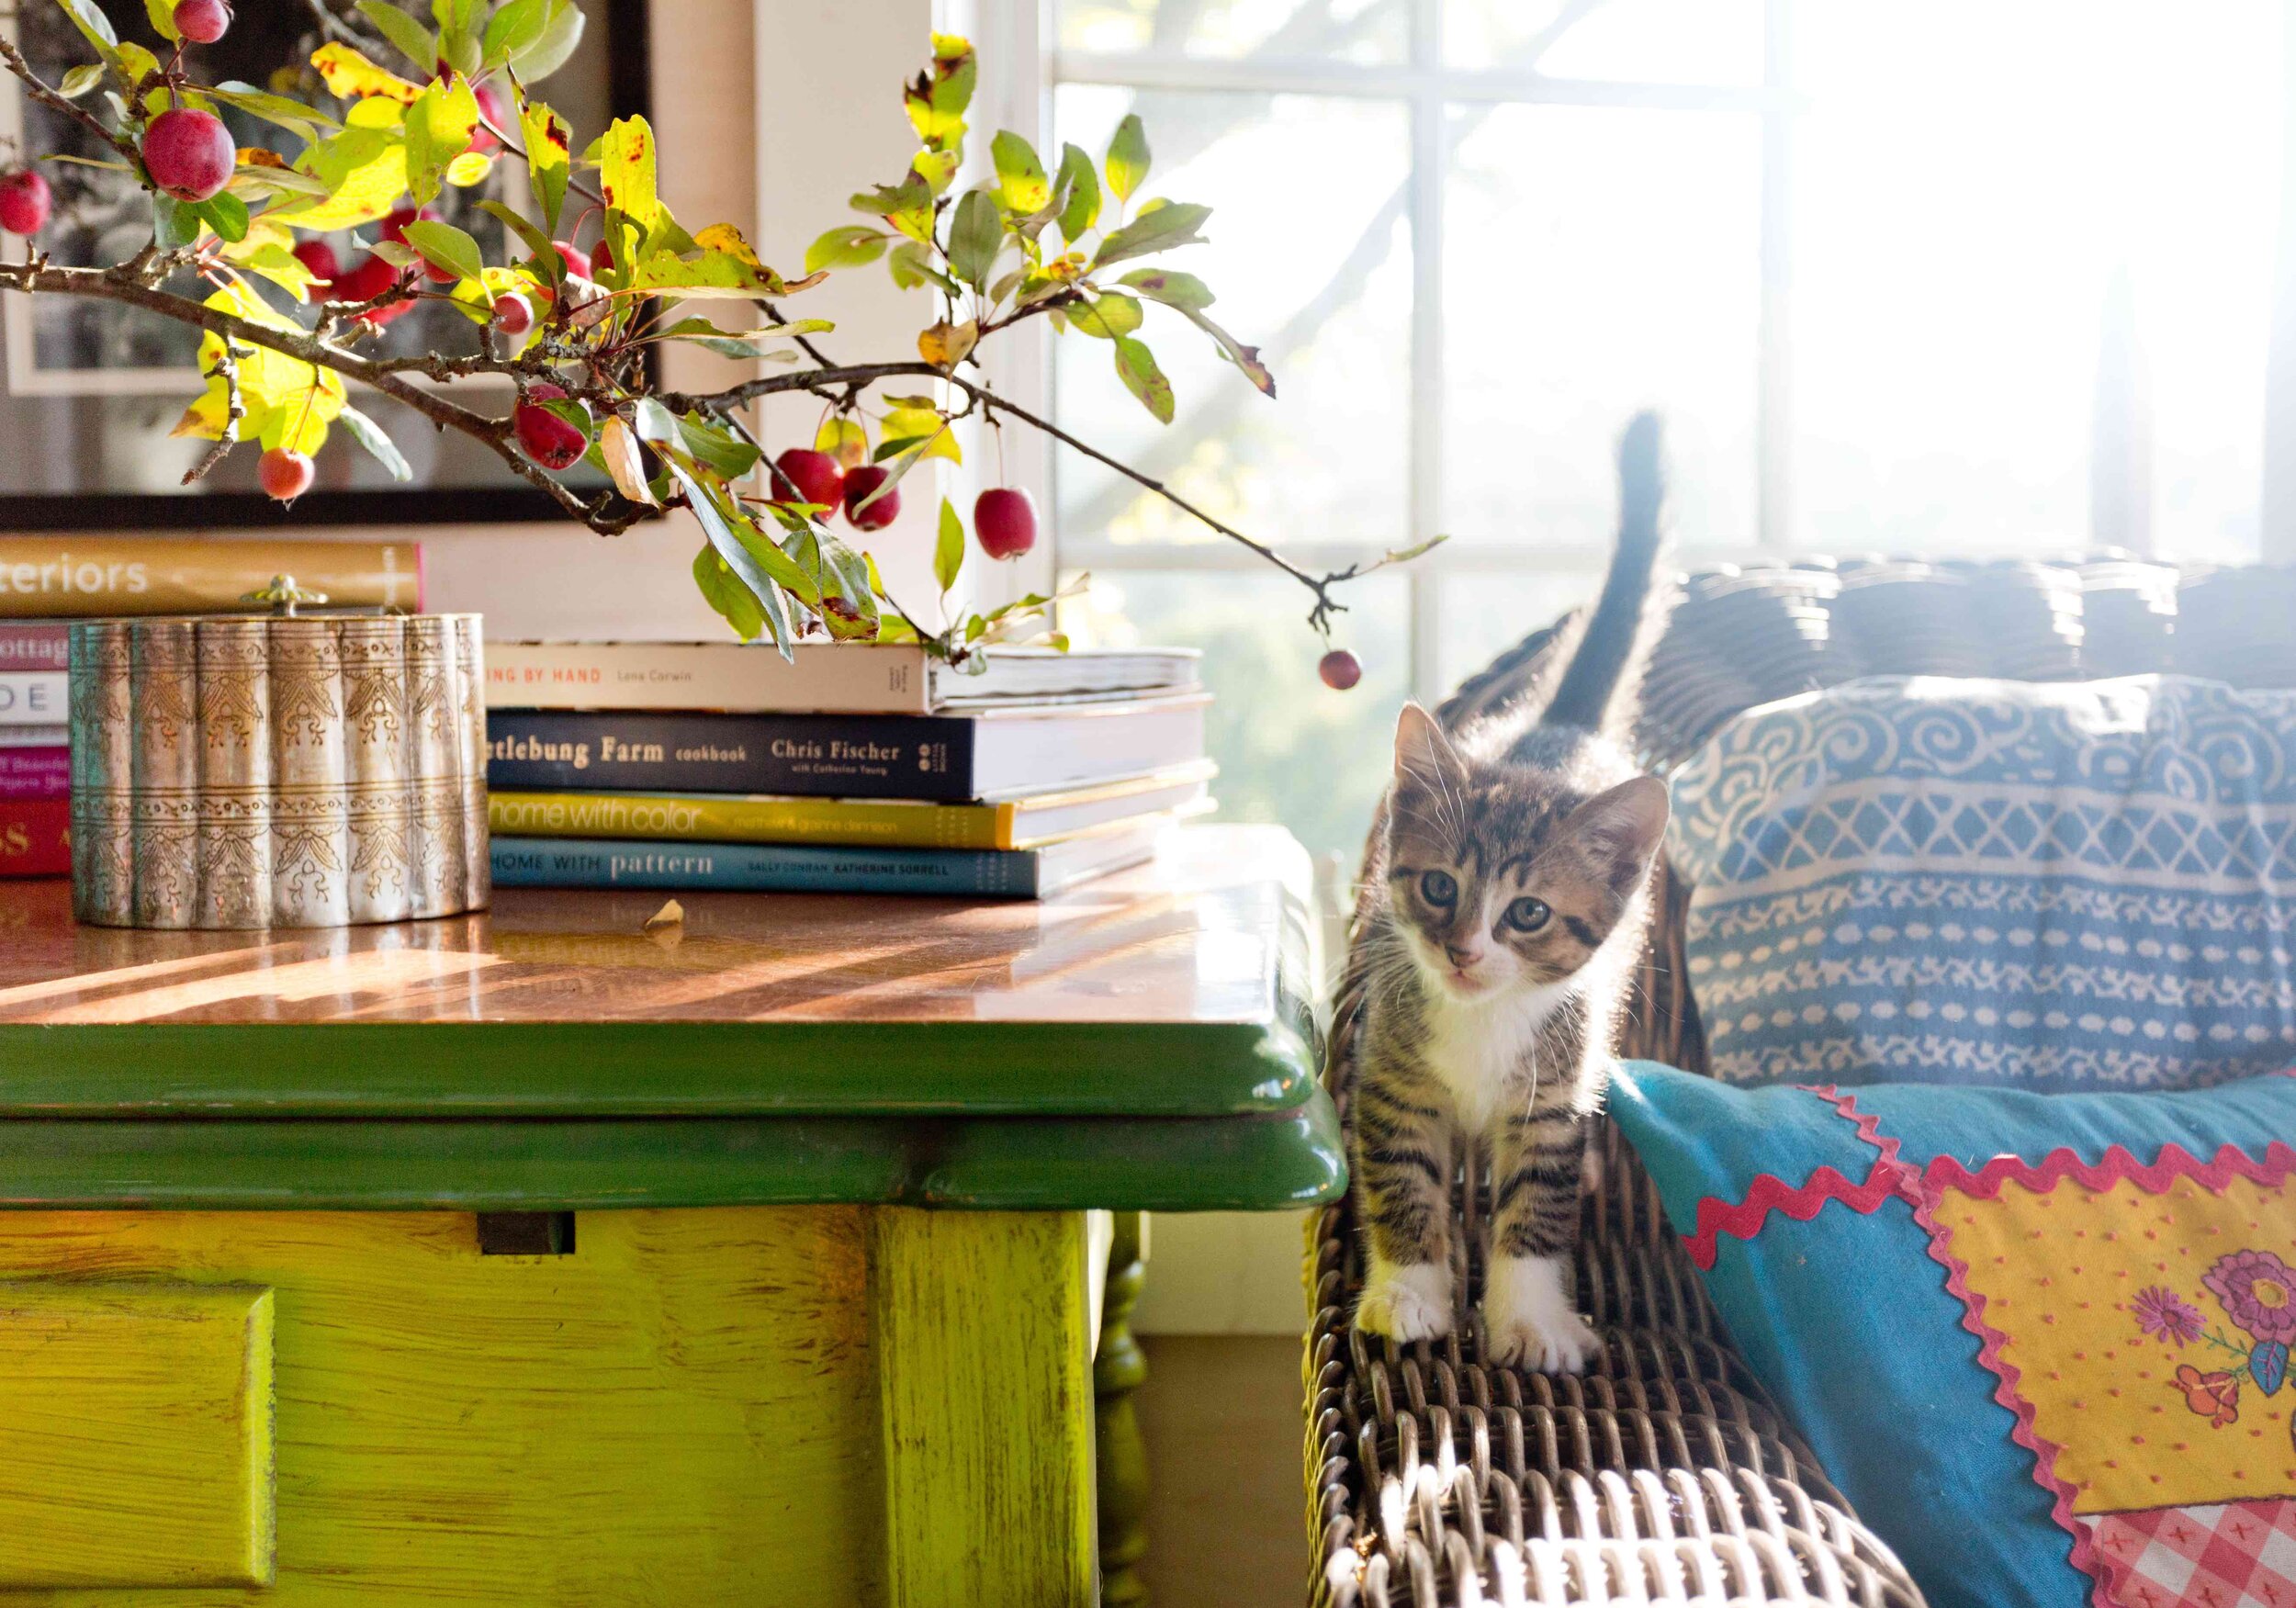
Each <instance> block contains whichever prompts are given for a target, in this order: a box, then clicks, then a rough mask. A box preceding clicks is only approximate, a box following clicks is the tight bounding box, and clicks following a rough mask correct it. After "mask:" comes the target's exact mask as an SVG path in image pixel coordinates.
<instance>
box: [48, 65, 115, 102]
mask: <svg viewBox="0 0 2296 1608" xmlns="http://www.w3.org/2000/svg"><path fill="white" fill-rule="evenodd" d="M103 82H104V64H103V63H102V62H81V63H80V64H79V65H78V66H77V67H74V68H73V69H72V71H71V72H69V73H65V74H64V75H63V82H62V83H61V84H57V85H56V89H57V92H58V93H59V94H61V95H62V96H63V97H64V99H66V100H78V99H79V98H80V97H81V96H84V95H85V94H86V93H87V92H88V91H89V90H91V89H94V88H95V87H96V85H97V84H101V83H103Z"/></svg>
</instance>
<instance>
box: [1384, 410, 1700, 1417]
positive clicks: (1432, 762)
mask: <svg viewBox="0 0 2296 1608" xmlns="http://www.w3.org/2000/svg"><path fill="white" fill-rule="evenodd" d="M1658 459H1659V425H1658V421H1657V419H1656V418H1655V417H1653V416H1651V415H1649V414H1643V415H1639V416H1638V417H1637V418H1636V420H1635V421H1634V422H1633V423H1632V424H1630V425H1629V426H1628V427H1627V430H1626V435H1625V437H1624V439H1623V440H1622V441H1621V443H1620V446H1619V477H1620V491H1621V496H1620V502H1621V507H1620V520H1619V527H1620V528H1619V540H1618V550H1617V553H1616V555H1615V557H1614V558H1613V559H1612V562H1611V569H1610V573H1609V575H1608V576H1607V577H1606V578H1605V579H1604V583H1603V592H1602V596H1601V598H1600V600H1599V601H1598V602H1596V604H1595V607H1594V612H1593V616H1592V618H1591V619H1590V620H1589V621H1588V623H1587V626H1586V630H1585V634H1584V635H1583V636H1582V637H1581V639H1580V642H1579V644H1578V647H1577V648H1576V650H1575V651H1574V652H1573V653H1572V655H1571V657H1570V664H1569V667H1568V668H1567V669H1565V670H1564V671H1563V674H1562V679H1561V680H1560V681H1559V683H1557V685H1556V687H1555V692H1554V696H1553V697H1552V698H1551V699H1549V700H1548V702H1547V704H1546V708H1545V711H1544V713H1543V714H1538V716H1537V718H1536V723H1535V724H1534V723H1533V721H1532V719H1531V714H1530V712H1529V711H1527V710H1523V709H1519V708H1515V709H1509V710H1507V711H1504V712H1502V713H1500V714H1494V715H1491V716H1490V717H1488V718H1485V719H1483V720H1480V721H1479V722H1476V723H1474V724H1472V725H1469V726H1468V727H1467V728H1466V729H1465V730H1462V731H1460V732H1458V733H1457V734H1456V735H1455V736H1446V734H1445V732H1444V730H1443V728H1442V727H1441V725H1438V724H1437V723H1436V721H1435V717H1434V716H1433V715H1431V714H1428V713H1427V712H1426V711H1425V710H1424V709H1422V708H1420V707H1419V706H1418V705H1417V704H1415V703H1409V704H1405V705H1404V707H1403V713H1402V716H1401V719H1400V720H1399V721H1398V722H1397V724H1396V728H1395V778H1394V783H1393V785H1392V787H1391V788H1390V792H1389V794H1388V798H1387V802H1386V804H1385V806H1384V817H1385V818H1384V823H1383V825H1384V832H1383V836H1382V838H1381V839H1380V840H1379V843H1378V845H1377V847H1376V848H1375V850H1374V856H1373V860H1372V864H1371V868H1370V872H1371V874H1370V876H1369V877H1368V879H1367V887H1366V890H1365V900H1366V910H1365V912H1364V914H1365V916H1367V920H1366V921H1365V923H1364V925H1363V927H1362V928H1361V930H1362V931H1363V933H1364V937H1363V939H1362V943H1363V946H1364V948H1363V950H1362V958H1363V962H1364V966H1365V978H1366V984H1367V988H1366V995H1365V1006H1364V1012H1365V1015H1364V1038H1363V1049H1362V1063H1361V1066H1360V1069H1359V1072H1358V1074H1357V1076H1356V1096H1355V1107H1354V1109H1355V1145H1356V1155H1355V1163H1356V1188H1357V1190H1358V1191H1359V1200H1360V1205H1361V1212H1360V1216H1361V1219H1362V1220H1363V1222H1364V1223H1365V1224H1366V1225H1367V1230H1368V1236H1369V1242H1370V1243H1369V1249H1370V1265H1369V1268H1368V1269H1367V1274H1366V1276H1365V1280H1364V1291H1363V1299H1362V1300H1361V1302H1360V1303H1359V1304H1358V1305H1357V1307H1356V1327H1358V1328H1360V1329H1363V1330H1366V1331H1367V1332H1369V1333H1375V1334H1386V1335H1390V1336H1392V1337H1393V1338H1394V1339H1396V1340H1398V1341H1412V1340H1423V1339H1432V1338H1435V1337H1438V1336H1441V1335H1443V1334H1444V1333H1447V1332H1448V1331H1449V1329H1450V1327H1451V1312H1452V1296H1453V1290H1452V1261H1451V1235H1452V1233H1453V1222H1452V1215H1451V1209H1450V1180H1451V1176H1452V1172H1453V1169H1454V1166H1455V1164H1456V1163H1457V1162H1458V1159H1459V1156H1460V1153H1461V1147H1462V1146H1475V1147H1477V1148H1478V1149H1479V1151H1480V1153H1481V1154H1483V1155H1484V1156H1486V1157H1487V1158H1488V1159H1489V1168H1488V1172H1487V1175H1488V1176H1489V1177H1490V1178H1491V1179H1492V1180H1493V1181H1494V1183H1495V1184H1496V1191H1495V1193H1494V1194H1493V1195H1492V1197H1491V1244H1490V1254H1489V1258H1488V1262H1487V1276H1486V1279H1485V1288H1484V1290H1483V1299H1482V1311H1483V1327H1484V1333H1485V1336H1486V1338H1487V1342H1488V1347H1489V1355H1490V1356H1491V1358H1492V1359H1493V1360H1496V1361H1499V1362H1503V1363H1519V1364H1522V1365H1525V1366H1532V1367H1536V1368H1538V1369H1540V1370H1542V1371H1546V1372H1557V1371H1560V1372H1567V1373H1577V1372H1578V1371H1580V1370H1581V1368H1583V1367H1584V1366H1586V1362H1587V1359H1588V1357H1589V1356H1590V1355H1592V1354H1593V1352H1594V1351H1595V1349H1596V1346H1597V1341H1596V1338H1595V1334H1594V1332H1593V1329H1591V1328H1589V1327H1588V1325H1587V1323H1586V1321H1584V1320H1583V1319H1582V1318H1581V1317H1580V1316H1579V1314H1578V1312H1577V1311H1576V1310H1574V1309H1573V1307H1572V1305H1571V1301H1570V1265H1569V1261H1570V1249H1571V1244H1572V1242H1573V1240H1574V1238H1575V1236H1576V1233H1577V1229H1578V1220H1579V1188H1580V1171H1581V1155H1582V1137H1581V1119H1584V1118H1585V1117H1586V1116H1587V1115H1588V1114H1589V1113H1591V1112H1593V1111H1594V1110H1595V1109H1597V1108H1599V1107H1600V1105H1601V1102H1602V1097H1603V1091H1604V1085H1605V1084H1606V1082H1607V1079H1608V1074H1609V1068H1610V1065H1611V1046H1612V1044H1613V1042H1614V1040H1615V1033H1616V1029H1617V1026H1618V1021H1619V1017H1620V1013H1621V1012H1622V1011H1623V1010H1624V1008H1625V1006H1626V995H1627V991H1628V989H1629V987H1630V985H1631V982H1632V973H1633V969H1634V966H1635V963H1636V961H1638V959H1639V957H1640V954H1641V950H1642V946H1643V942H1644V937H1645V933H1644V929H1645V926H1646V921H1647V916H1648V914H1649V912H1648V903H1647V901H1648V894H1647V890H1646V884H1647V883H1648V882H1649V871H1650V866H1651V862H1652V860H1653V859H1654V858H1655V856H1656V854H1657V852H1658V847H1659V838H1660V833H1661V832H1662V831H1663V830H1664V829H1665V826H1666V810H1667V806H1666V787H1665V784H1664V783H1663V782H1660V781H1659V780H1658V779H1657V778H1656V777H1652V776H1643V775H1638V774H1637V771H1636V767H1635V766H1634V764H1633V763H1632V761H1631V760H1629V759H1628V758H1627V757H1626V752H1625V751H1624V750H1623V749H1622V748H1619V747H1618V745H1617V744H1616V743H1615V742H1614V741H1613V740H1612V739H1611V738H1610V737H1607V736H1605V735H1604V732H1605V727H1606V725H1607V724H1608V722H1609V721H1610V719H1611V718H1612V716H1613V714H1614V706H1615V704H1618V703H1622V702H1624V700H1623V699H1622V698H1621V697H1620V692H1621V691H1622V689H1624V688H1626V687H1628V686H1629V685H1631V683H1632V682H1633V680H1635V672H1636V670H1637V668H1638V658H1639V655H1640V651H1641V644H1642V643H1643V642H1644V641H1646V640H1647V638H1648V636H1649V635H1650V633H1649V632H1647V631H1646V630H1645V624H1646V622H1645V619H1644V615H1645V613H1646V612H1649V611H1647V609H1646V602H1645V600H1646V598H1647V596H1648V594H1649V590H1650V581H1651V571H1652V568H1653V566H1654V564H1655V562H1656V557H1657V551H1658V545H1659V540H1658V512H1659V503H1660V497H1661V488H1660V478H1659V467H1658ZM1534 702H1535V701H1534Z"/></svg>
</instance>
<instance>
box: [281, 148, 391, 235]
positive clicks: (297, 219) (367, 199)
mask: <svg viewBox="0 0 2296 1608" xmlns="http://www.w3.org/2000/svg"><path fill="white" fill-rule="evenodd" d="M295 165H296V167H297V168H298V170H300V171H301V172H304V173H307V174H310V175H311V176H312V177H314V178H317V179H320V180H321V181H322V182H323V183H325V185H326V186H327V188H328V190H329V192H330V194H328V195H327V196H326V197H323V198H314V199H311V200H308V201H296V200H290V201H288V202H287V203H285V204H284V205H282V206H279V207H276V208H273V209H272V212H271V214H270V215H271V216H273V217H276V218H278V219H282V220H283V221H286V222H290V223H293V224H294V225H295V226H296V227H297V228H298V229H307V230H310V231H312V232H313V233H316V234H325V233H329V232H331V231H334V230H338V229H348V228H350V227H351V226H352V225H354V224H358V223H366V222H368V221H370V220H371V219H377V218H380V217H382V216H383V215H384V214H385V213H387V212H388V211H389V210H390V209H391V208H393V207H395V206H397V205H398V202H399V197H400V196H402V195H404V194H405V193H406V188H407V147H406V142H405V141H403V140H401V139H400V137H399V135H398V133H397V132H396V131H395V130H392V129H368V128H351V129H344V130H343V132H342V133H340V134H331V135H329V136H328V137H327V138H326V139H324V140H321V141H320V142H319V143H318V144H316V145H314V146H312V147H311V148H310V150H309V151H306V152H303V154H302V155H301V156H299V157H298V158H297V159H296V163H295Z"/></svg>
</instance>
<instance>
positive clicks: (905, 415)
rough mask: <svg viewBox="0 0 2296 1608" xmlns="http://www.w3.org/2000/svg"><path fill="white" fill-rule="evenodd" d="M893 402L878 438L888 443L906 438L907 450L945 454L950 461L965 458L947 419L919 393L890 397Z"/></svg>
mask: <svg viewBox="0 0 2296 1608" xmlns="http://www.w3.org/2000/svg"><path fill="white" fill-rule="evenodd" d="M888 400H889V401H891V402H892V404H893V405H892V406H891V407H890V408H888V409H886V410H885V416H884V420H883V421H882V422H880V424H879V425H878V429H877V435H878V439H879V440H880V441H881V442H883V443H884V444H886V445H888V446H890V445H892V444H895V443H896V442H906V443H908V446H907V448H906V450H907V451H909V452H913V453H916V454H917V455H918V456H920V457H929V458H947V459H948V460H949V461H950V462H951V463H952V464H957V463H962V462H963V461H964V454H963V453H962V452H961V451H960V450H958V447H957V433H956V432H955V431H953V430H951V429H950V428H949V422H948V421H947V420H946V419H944V418H942V417H941V415H940V410H939V409H937V408H935V407H934V406H933V405H932V403H931V402H930V401H929V400H928V399H925V398H922V397H893V398H889V399H888Z"/></svg>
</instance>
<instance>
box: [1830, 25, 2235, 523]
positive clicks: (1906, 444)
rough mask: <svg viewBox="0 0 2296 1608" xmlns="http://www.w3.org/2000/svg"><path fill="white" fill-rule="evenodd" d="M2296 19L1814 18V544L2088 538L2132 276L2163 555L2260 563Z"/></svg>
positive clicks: (2132, 325)
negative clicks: (2108, 345) (2095, 422)
mask: <svg viewBox="0 0 2296 1608" xmlns="http://www.w3.org/2000/svg"><path fill="white" fill-rule="evenodd" d="M2278 12H2279V8H2278V6H2275V5H2272V4H2269V3H2268V0H2223V4H2219V5H2213V6H2184V7H2178V8H2176V9H2175V10H2174V12H2173V17H2174V23H2173V26H2169V25H2166V24H2164V21H2163V18H2164V17H2168V16H2170V15H2172V14H2171V13H2166V12H2162V11H2160V10H2158V9H2157V8H2155V7H2150V6H2136V5H2128V4H2118V5H2099V6H2079V7H2074V6H2070V5H2045V6H2044V5H2023V6H1998V5H1993V4H1980V3H1978V0H1941V4H1939V5H1934V6H1924V7H1921V8H1919V10H1913V9H1901V8H1892V7H1885V6H1803V7H1802V8H1800V10H1799V12H1798V13H1797V29H1796V54H1797V62H1796V78H1797V81H1798V83H1799V84H1800V86H1801V87H1802V88H1803V89H1804V90H1805V91H1806V93H1807V95H1808V97H1809V111H1808V113H1807V115H1806V117H1805V118H1803V119H1802V120H1801V126H1800V129H1799V133H1798V137H1797V140H1796V146H1795V161H1796V163H1797V167H1796V174H1795V212H1796V218H1797V228H1796V238H1795V312H1794V320H1795V329H1794V351H1795V364H1794V380H1793V384H1794V411H1795V423H1796V434H1795V450H1794V476H1795V490H1796V499H1797V501H1798V504H1799V519H1798V530H1797V539H1798V541H1799V542H1800V543H1801V544H1802V545H1806V546H1808V547H1814V548H1818V549H1820V550H1824V551H1831V552H1841V551H1861V550H1872V549H1876V548H1888V549H1893V550H1896V551H1905V552H1919V553H1932V552H1936V553H1946V552H1974V553H2005V552H2017V551H2020V550H2021V551H2029V552H2030V551H2042V550H2048V551H2062V550H2066V549H2077V548H2079V547H2082V546H2084V545H2087V544H2088V540H2089V535H2090V528H2091V527H2090V520H2089V489H2088V475H2089V456H2090V454H2089V443H2090V433H2091V418H2092V414H2093V411H2094V410H2095V408H2096V405H2097V390H2096V388H2097V377H2098V373H2099V350H2100V332H2101V330H2102V329H2103V327H2104V326H2105V324H2106V321H2107V303H2108V290H2109V287H2111V286H2112V285H2113V284H2114V282H2115V280H2116V278H2119V279H2120V280H2121V282H2122V284H2123V286H2124V287H2125V291H2124V295H2123V299H2122V307H2121V309H2120V310H2119V311H2118V312H2117V313H2116V314H2115V318H2116V320H2117V321H2118V322H2119V323H2120V324H2121V325H2122V327H2123V328H2127V329H2129V330H2130V331H2131V332H2133V336H2134V338H2135V340H2136V341H2137V343H2138V344H2139V346H2140V347H2141V349H2142V354H2143V362H2142V363H2141V364H2140V365H2139V366H2140V368H2148V369H2149V373H2150V381H2149V387H2143V386H2142V382H2141V381H2140V386H2141V387H2142V388H2141V390H2140V395H2139V406H2140V410H2142V409H2143V407H2144V405H2145V403H2144V395H2145V394H2148V395H2149V408H2150V412H2151V427H2152V437H2153V443H2154V461H2153V471H2152V477H2151V478H2152V497H2153V510H2154V518H2153V531H2154V539H2155V545H2156V547H2157V548H2158V549H2159V550H2160V551H2162V552H2164V553H2168V554H2171V555H2173V556H2176V557H2244V556H2246V557H2253V556H2254V554H2255V552H2256V546H2257V491H2258V482H2259V477H2260V472H2261V471H2260V455H2261V441H2262V422H2261V421H2262V405H2263V404H2262V397H2263V374H2264V353H2265V346H2266V334H2267V328H2268V290H2269V276H2270V273H2271V266H2272V261H2273V233H2274V228H2275V224H2276V221H2277V217H2278V197H2279V180H2278V165H2279V164H2278V153H2279V82H2278V79H2279V64H2280V49H2279V16H2278ZM1973 39H1983V40H1984V48H1983V49H1981V50H1973V49H1971V48H1970V41H1972V40H1973Z"/></svg>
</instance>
